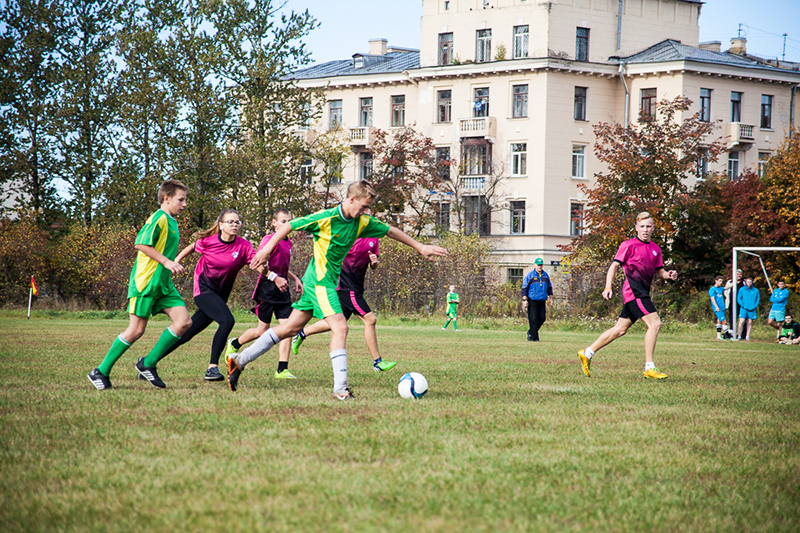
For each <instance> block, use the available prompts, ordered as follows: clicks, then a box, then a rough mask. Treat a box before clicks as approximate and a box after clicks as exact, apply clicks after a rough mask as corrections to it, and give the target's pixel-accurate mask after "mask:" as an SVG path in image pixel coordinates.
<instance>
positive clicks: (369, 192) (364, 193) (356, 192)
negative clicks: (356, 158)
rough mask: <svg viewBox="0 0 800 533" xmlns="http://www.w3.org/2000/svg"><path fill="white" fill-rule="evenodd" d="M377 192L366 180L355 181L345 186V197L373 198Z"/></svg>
mask: <svg viewBox="0 0 800 533" xmlns="http://www.w3.org/2000/svg"><path fill="white" fill-rule="evenodd" d="M377 196H378V193H377V192H376V191H375V188H374V187H373V186H372V184H371V183H370V182H368V181H364V180H362V181H356V182H354V183H351V184H350V185H348V186H347V197H348V198H351V197H355V198H375V197H377Z"/></svg>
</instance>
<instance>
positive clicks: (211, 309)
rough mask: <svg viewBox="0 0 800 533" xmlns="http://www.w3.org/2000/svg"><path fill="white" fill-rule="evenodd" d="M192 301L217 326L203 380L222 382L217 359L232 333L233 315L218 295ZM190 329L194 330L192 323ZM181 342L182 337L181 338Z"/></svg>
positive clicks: (204, 296) (208, 295)
mask: <svg viewBox="0 0 800 533" xmlns="http://www.w3.org/2000/svg"><path fill="white" fill-rule="evenodd" d="M194 301H195V303H196V304H197V305H198V307H200V309H201V310H202V311H203V312H204V313H205V315H206V316H208V317H209V318H210V319H211V320H213V321H214V322H216V323H217V324H219V326H218V327H217V331H216V332H215V333H214V339H213V340H212V341H211V357H210V359H209V363H208V368H207V369H206V375H205V377H204V379H206V380H207V381H222V380H223V379H225V377H224V376H223V375H222V374H220V372H219V358H220V356H221V355H222V353H223V352H224V351H225V345H226V344H227V340H228V335H230V333H231V331H233V326H235V325H236V319H235V318H233V313H231V310H230V309H229V308H228V304H227V302H225V300H223V299H222V297H221V296H220V295H218V294H215V293H205V294H201V295H200V296H197V297H196V298H195V299H194ZM191 329H195V325H194V321H192V327H191ZM181 340H183V337H181Z"/></svg>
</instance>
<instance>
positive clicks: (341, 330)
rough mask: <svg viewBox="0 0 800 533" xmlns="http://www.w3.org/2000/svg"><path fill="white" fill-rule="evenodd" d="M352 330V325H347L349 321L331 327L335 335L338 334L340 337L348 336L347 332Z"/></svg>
mask: <svg viewBox="0 0 800 533" xmlns="http://www.w3.org/2000/svg"><path fill="white" fill-rule="evenodd" d="M349 331H350V326H348V325H347V322H345V323H344V324H341V325H337V326H335V327H331V333H332V334H333V335H338V336H340V337H347V333H348V332H349Z"/></svg>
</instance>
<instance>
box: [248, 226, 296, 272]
mask: <svg viewBox="0 0 800 533" xmlns="http://www.w3.org/2000/svg"><path fill="white" fill-rule="evenodd" d="M291 231H292V227H291V225H290V224H284V225H283V226H281V227H280V228H278V231H276V232H275V235H273V236H272V238H271V239H270V240H269V242H268V243H267V244H266V246H264V247H263V248H262V249H261V250H259V251H258V252H256V255H254V256H253V260H252V261H250V268H252V269H253V270H255V269H257V268H258V267H260V266H261V265H263V264H266V262H267V261H269V257H270V256H271V255H272V251H273V250H274V249H275V247H276V246H278V243H279V242H281V241H282V240H283V239H284V237H286V236H287V235H289V233H291Z"/></svg>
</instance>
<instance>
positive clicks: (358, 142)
mask: <svg viewBox="0 0 800 533" xmlns="http://www.w3.org/2000/svg"><path fill="white" fill-rule="evenodd" d="M374 140H375V128H373V127H372V126H365V127H361V128H350V144H351V145H353V146H369V145H371V144H372V141H374Z"/></svg>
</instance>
